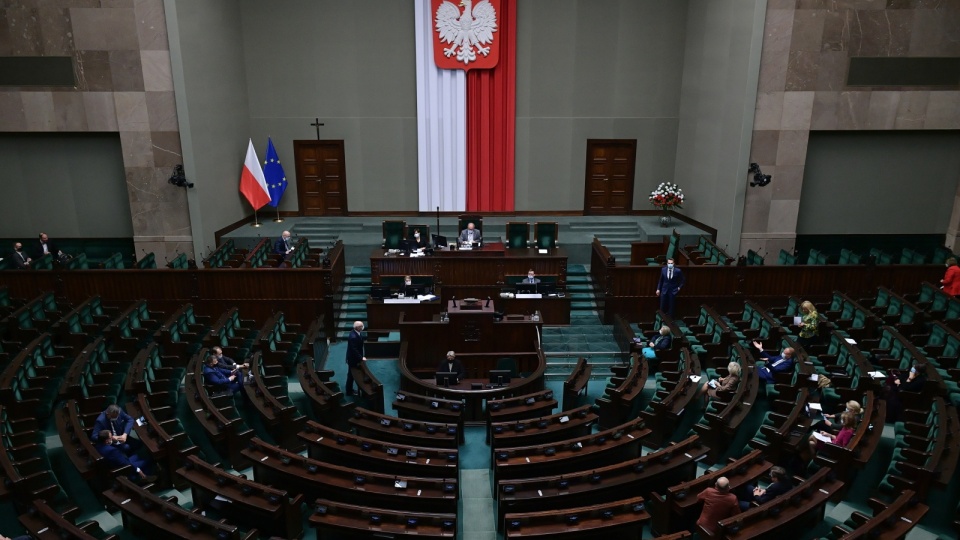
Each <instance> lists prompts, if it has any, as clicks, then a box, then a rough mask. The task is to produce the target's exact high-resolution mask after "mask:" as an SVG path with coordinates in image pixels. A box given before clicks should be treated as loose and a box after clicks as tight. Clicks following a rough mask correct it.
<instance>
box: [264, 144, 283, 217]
mask: <svg viewBox="0 0 960 540" xmlns="http://www.w3.org/2000/svg"><path fill="white" fill-rule="evenodd" d="M263 178H264V179H265V180H266V181H267V191H268V192H269V193H270V202H269V203H267V204H269V205H270V206H272V207H274V208H276V207H277V205H279V204H280V197H283V192H284V191H286V190H287V175H285V174H283V165H280V158H279V157H278V156H277V149H276V148H274V147H273V140H271V139H270V138H269V137H267V159H265V160H264V161H263Z"/></svg>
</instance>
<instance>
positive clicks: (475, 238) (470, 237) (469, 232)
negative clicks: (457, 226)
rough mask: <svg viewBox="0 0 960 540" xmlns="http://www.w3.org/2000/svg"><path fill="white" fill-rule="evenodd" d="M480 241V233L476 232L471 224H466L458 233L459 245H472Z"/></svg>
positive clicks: (474, 226)
mask: <svg viewBox="0 0 960 540" xmlns="http://www.w3.org/2000/svg"><path fill="white" fill-rule="evenodd" d="M479 241H480V231H478V230H477V228H476V225H474V224H473V223H467V228H466V229H464V230H462V231H460V243H461V244H472V243H474V242H479Z"/></svg>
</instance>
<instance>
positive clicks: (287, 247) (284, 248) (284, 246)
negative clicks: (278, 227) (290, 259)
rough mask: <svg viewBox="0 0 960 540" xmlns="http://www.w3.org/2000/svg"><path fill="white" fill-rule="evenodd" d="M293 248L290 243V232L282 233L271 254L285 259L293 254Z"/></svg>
mask: <svg viewBox="0 0 960 540" xmlns="http://www.w3.org/2000/svg"><path fill="white" fill-rule="evenodd" d="M293 250H294V247H293V243H292V242H291V241H290V231H283V233H282V234H281V235H280V239H279V240H277V242H276V243H275V244H273V252H274V253H276V254H277V255H283V256H284V257H286V256H287V255H290V254H291V253H293Z"/></svg>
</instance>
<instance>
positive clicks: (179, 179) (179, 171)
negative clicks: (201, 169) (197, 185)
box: [169, 165, 193, 188]
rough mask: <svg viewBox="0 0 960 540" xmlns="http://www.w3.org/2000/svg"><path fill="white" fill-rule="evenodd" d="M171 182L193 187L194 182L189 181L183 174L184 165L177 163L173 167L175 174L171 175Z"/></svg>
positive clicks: (176, 184) (183, 186) (178, 185)
mask: <svg viewBox="0 0 960 540" xmlns="http://www.w3.org/2000/svg"><path fill="white" fill-rule="evenodd" d="M169 182H170V183H171V184H173V185H175V186H177V187H182V188H192V187H193V182H189V181H187V177H186V176H185V175H184V174H183V165H176V166H174V167H173V175H172V176H170V180H169Z"/></svg>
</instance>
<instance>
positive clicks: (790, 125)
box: [780, 92, 814, 130]
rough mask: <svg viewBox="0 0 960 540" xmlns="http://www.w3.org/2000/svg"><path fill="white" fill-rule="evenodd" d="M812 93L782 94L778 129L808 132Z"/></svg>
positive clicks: (811, 111) (811, 112)
mask: <svg viewBox="0 0 960 540" xmlns="http://www.w3.org/2000/svg"><path fill="white" fill-rule="evenodd" d="M813 98H814V93H813V92H784V94H783V115H782V117H781V120H780V129H783V130H797V129H800V130H808V129H810V118H811V116H812V115H813Z"/></svg>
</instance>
